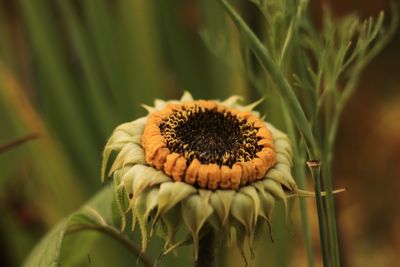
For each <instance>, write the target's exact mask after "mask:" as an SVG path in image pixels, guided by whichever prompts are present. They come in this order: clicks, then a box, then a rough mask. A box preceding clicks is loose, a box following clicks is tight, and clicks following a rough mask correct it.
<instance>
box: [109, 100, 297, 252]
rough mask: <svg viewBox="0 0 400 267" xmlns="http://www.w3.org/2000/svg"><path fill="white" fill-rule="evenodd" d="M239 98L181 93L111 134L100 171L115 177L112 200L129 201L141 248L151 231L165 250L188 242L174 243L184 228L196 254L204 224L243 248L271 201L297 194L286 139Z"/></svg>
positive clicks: (265, 218) (267, 214)
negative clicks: (161, 240) (195, 96)
mask: <svg viewBox="0 0 400 267" xmlns="http://www.w3.org/2000/svg"><path fill="white" fill-rule="evenodd" d="M238 100H239V97H237V96H232V97H230V98H228V99H227V100H225V101H217V100H193V98H192V96H191V95H190V94H189V93H187V92H186V93H185V94H184V95H183V97H182V98H181V99H180V100H171V101H162V100H156V101H155V106H154V107H149V106H145V108H146V109H147V110H148V111H149V114H148V115H147V116H146V117H143V118H139V119H137V120H135V121H132V122H128V123H124V124H122V125H120V126H118V127H117V128H116V129H115V130H114V132H113V134H112V135H111V137H110V139H109V140H108V142H107V144H106V147H105V149H104V154H103V168H102V173H103V177H105V176H112V177H113V178H114V181H115V183H116V195H117V200H118V201H117V202H118V203H121V202H122V200H121V199H123V198H124V197H128V199H129V210H132V215H133V218H134V223H133V225H135V224H136V222H138V223H139V226H140V229H141V234H142V250H143V251H144V250H145V249H146V246H147V239H148V238H147V237H148V233H149V231H150V235H151V234H152V232H153V229H154V227H157V228H158V233H160V234H161V235H162V236H163V237H164V238H165V245H164V253H167V252H169V251H172V250H173V249H174V248H176V247H177V246H179V245H180V244H182V243H184V242H185V241H186V240H176V232H177V231H178V230H179V229H182V231H188V232H189V233H190V236H191V237H192V240H193V244H194V254H195V257H197V253H198V241H199V236H201V235H202V233H203V232H204V231H206V229H209V228H210V227H213V228H215V229H217V230H218V232H219V233H221V234H223V235H226V236H227V235H228V234H230V233H231V231H232V229H235V231H233V232H234V233H236V236H237V238H236V240H237V241H238V245H239V248H243V243H244V242H245V240H247V241H249V244H251V243H252V240H253V236H254V233H255V229H256V226H257V227H258V226H260V225H263V224H265V223H268V222H269V220H270V217H271V212H272V210H273V207H274V203H275V201H276V200H281V201H283V202H284V204H285V207H286V203H287V198H288V197H289V196H292V195H296V193H297V186H296V183H295V182H294V180H293V178H292V176H291V171H290V169H291V165H292V150H291V146H290V143H289V140H288V138H287V136H286V135H285V134H284V133H282V132H280V131H279V130H277V129H276V128H275V127H273V126H272V125H271V124H269V123H267V122H265V121H263V119H262V118H260V117H259V114H258V113H257V112H254V111H253V108H254V106H255V105H256V104H257V103H255V104H251V105H248V106H242V105H239V104H238ZM112 152H115V153H116V157H115V160H113V161H112V162H109V161H110V155H111V154H112ZM109 163H110V165H111V166H110V168H109V170H108V172H107V173H106V169H107V166H108V164H109ZM120 208H121V215H122V218H123V225H124V222H125V216H126V212H127V211H126V210H123V208H122V205H121V206H120ZM183 225H184V226H185V227H181V226H183Z"/></svg>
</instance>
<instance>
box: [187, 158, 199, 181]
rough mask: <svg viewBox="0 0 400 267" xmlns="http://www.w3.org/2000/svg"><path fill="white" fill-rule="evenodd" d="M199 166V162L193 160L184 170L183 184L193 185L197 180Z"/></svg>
mask: <svg viewBox="0 0 400 267" xmlns="http://www.w3.org/2000/svg"><path fill="white" fill-rule="evenodd" d="M200 166H201V162H200V161H199V160H198V159H194V160H193V161H192V162H191V163H190V165H189V167H188V168H187V170H186V175H185V182H186V183H188V184H194V183H195V182H196V179H197V173H198V172H199V168H200Z"/></svg>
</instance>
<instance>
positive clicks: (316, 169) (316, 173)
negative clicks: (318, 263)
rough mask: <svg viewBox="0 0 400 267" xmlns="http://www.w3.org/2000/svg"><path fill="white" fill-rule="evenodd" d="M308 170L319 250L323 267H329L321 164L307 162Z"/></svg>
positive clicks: (316, 161) (313, 161) (314, 161)
mask: <svg viewBox="0 0 400 267" xmlns="http://www.w3.org/2000/svg"><path fill="white" fill-rule="evenodd" d="M307 165H308V168H309V169H310V172H311V175H312V178H313V181H314V191H315V197H316V198H315V201H316V204H317V212H318V224H319V236H320V239H321V250H322V260H323V264H324V267H327V266H329V257H328V255H329V254H328V243H327V239H326V236H327V233H326V230H325V221H324V218H325V215H324V209H323V201H322V196H321V180H320V179H321V175H320V174H321V163H320V162H319V161H318V160H309V161H307Z"/></svg>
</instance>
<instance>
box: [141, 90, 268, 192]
mask: <svg viewBox="0 0 400 267" xmlns="http://www.w3.org/2000/svg"><path fill="white" fill-rule="evenodd" d="M183 99H184V100H185V101H183V102H181V103H180V104H176V103H173V104H172V103H171V104H167V105H166V106H165V107H164V108H163V109H161V110H159V111H154V112H151V114H150V115H149V119H148V122H147V125H146V127H145V130H144V133H145V134H144V135H143V137H142V145H143V148H144V150H145V153H146V161H147V163H148V164H149V165H150V166H153V167H155V168H157V169H159V170H162V171H164V172H165V173H167V174H168V175H171V176H172V177H173V179H174V180H175V181H184V182H187V183H189V184H193V185H196V186H197V187H200V188H208V189H212V190H215V189H218V188H221V189H228V188H230V189H235V190H236V189H238V188H239V187H241V186H245V185H247V184H249V183H251V182H253V181H256V180H258V179H262V178H263V177H264V175H265V173H266V172H267V171H268V169H270V168H271V167H272V166H273V165H274V164H275V162H276V152H275V148H274V144H273V137H272V134H271V132H270V131H269V130H268V128H267V126H266V125H265V123H263V122H262V121H261V120H260V119H259V118H258V117H256V116H255V115H253V114H252V113H251V108H252V107H253V106H252V105H250V106H247V107H245V108H243V109H234V108H230V107H226V106H224V105H222V104H221V103H217V102H216V101H206V100H198V101H191V98H190V97H189V96H188V95H186V94H185V95H184V96H183V97H182V100H183ZM240 110H243V111H240ZM170 155H171V157H170ZM172 155H174V156H172ZM237 164H240V166H241V171H239V170H238V169H237V168H238V167H234V166H235V165H237ZM228 173H229V174H228ZM231 173H232V174H231ZM222 175H223V176H222Z"/></svg>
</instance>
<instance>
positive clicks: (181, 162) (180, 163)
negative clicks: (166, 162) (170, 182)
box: [172, 156, 186, 182]
mask: <svg viewBox="0 0 400 267" xmlns="http://www.w3.org/2000/svg"><path fill="white" fill-rule="evenodd" d="M185 170H186V159H185V158H184V157H182V156H181V157H179V158H178V159H177V160H176V162H175V166H174V169H173V170H172V177H173V178H174V180H175V181H176V182H178V181H182V178H183V174H184V173H185Z"/></svg>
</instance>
